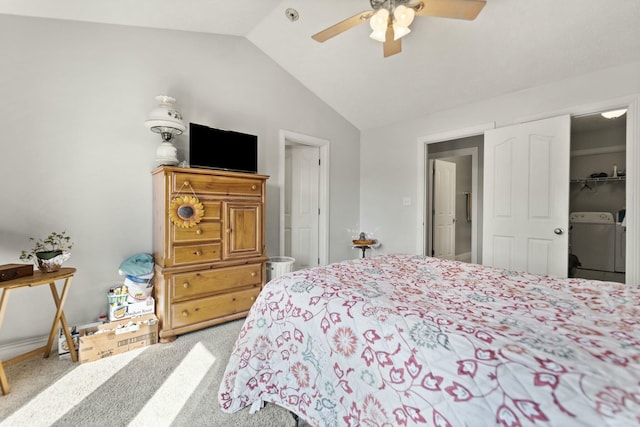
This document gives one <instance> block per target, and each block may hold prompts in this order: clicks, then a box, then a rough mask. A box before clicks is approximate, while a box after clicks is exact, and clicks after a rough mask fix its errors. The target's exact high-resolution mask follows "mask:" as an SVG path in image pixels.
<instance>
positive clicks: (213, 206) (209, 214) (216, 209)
mask: <svg viewBox="0 0 640 427" xmlns="http://www.w3.org/2000/svg"><path fill="white" fill-rule="evenodd" d="M200 203H202V207H203V208H204V216H203V217H202V219H220V202H211V201H207V200H200Z"/></svg>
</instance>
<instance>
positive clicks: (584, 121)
mask: <svg viewBox="0 0 640 427" xmlns="http://www.w3.org/2000/svg"><path fill="white" fill-rule="evenodd" d="M626 134H627V118H626V114H623V115H621V116H620V117H617V118H611V119H606V118H604V117H603V116H602V115H601V113H600V112H598V113H590V114H584V115H580V116H574V117H572V120H571V151H570V153H571V162H570V192H569V221H570V226H569V253H570V254H572V255H574V256H575V258H574V261H573V262H574V264H575V265H573V267H574V268H573V271H571V268H572V265H571V262H572V261H571V259H570V265H569V268H570V271H569V273H570V274H569V275H570V276H573V277H578V278H583V279H592V280H606V281H615V282H621V283H625V269H626V268H625V267H626V265H625V264H626V256H625V255H626V218H625V216H626V204H627V200H626V169H627V168H626V151H627V150H626V148H627V147H626ZM578 263H579V264H578Z"/></svg>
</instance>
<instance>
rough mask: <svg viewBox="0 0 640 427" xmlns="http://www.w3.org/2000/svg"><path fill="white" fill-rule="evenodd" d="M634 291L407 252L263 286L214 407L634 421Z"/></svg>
mask: <svg viewBox="0 0 640 427" xmlns="http://www.w3.org/2000/svg"><path fill="white" fill-rule="evenodd" d="M639 322H640V289H639V288H638V287H637V286H632V285H624V284H620V283H612V282H598V281H587V280H582V279H556V278H552V277H548V276H537V275H532V274H525V273H519V272H514V271H506V270H502V269H496V268H490V267H485V266H479V265H474V264H466V263H460V262H455V261H447V260H441V259H436V258H430V257H422V256H412V255H382V256H377V257H372V258H365V259H360V260H353V261H345V262H341V263H336V264H331V265H328V266H325V267H318V268H313V269H309V270H303V271H298V272H294V273H290V274H286V275H284V276H281V277H278V278H276V279H274V280H272V281H271V282H269V283H268V284H267V285H266V286H265V288H264V289H263V291H262V292H261V293H260V295H259V297H258V299H257V301H256V302H255V304H254V305H253V307H252V309H251V312H250V313H249V315H248V317H247V319H246V321H245V323H244V325H243V327H242V329H241V332H240V335H239V337H238V340H237V342H236V344H235V347H234V350H233V353H232V355H231V357H230V360H229V362H228V365H227V367H226V371H225V374H224V378H223V380H222V383H221V386H220V390H219V394H218V400H219V403H220V405H221V408H222V409H223V410H224V411H226V412H235V411H237V410H239V409H241V408H243V407H246V406H249V405H251V406H252V407H253V409H258V408H259V407H260V406H261V405H262V404H263V403H264V402H271V403H274V404H277V405H280V406H282V407H284V408H287V409H289V410H290V411H292V412H294V413H295V414H297V415H298V416H299V417H300V418H301V419H303V420H305V421H306V422H308V423H309V424H310V425H312V426H494V425H495V426H562V427H565V426H580V427H586V426H625V427H627V426H633V425H640V324H639Z"/></svg>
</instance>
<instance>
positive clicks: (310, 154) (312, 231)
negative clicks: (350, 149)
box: [285, 145, 320, 269]
mask: <svg viewBox="0 0 640 427" xmlns="http://www.w3.org/2000/svg"><path fill="white" fill-rule="evenodd" d="M319 162H320V149H319V148H318V147H313V146H306V145H291V146H287V147H286V149H285V164H286V171H285V185H286V188H287V190H286V193H285V194H286V200H285V255H287V256H291V257H293V258H295V259H296V263H295V268H296V269H301V268H308V267H314V266H317V265H318V254H319V251H318V244H319V235H318V233H319V228H318V227H319V223H318V219H319V214H320V212H319V210H318V206H319V203H318V196H319V191H318V189H319V187H318V185H319V175H320V166H319Z"/></svg>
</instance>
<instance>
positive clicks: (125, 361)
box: [0, 320, 296, 427]
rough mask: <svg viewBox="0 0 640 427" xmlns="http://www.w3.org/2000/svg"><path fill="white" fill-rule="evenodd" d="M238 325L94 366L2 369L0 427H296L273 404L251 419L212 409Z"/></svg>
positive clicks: (54, 360)
mask: <svg viewBox="0 0 640 427" xmlns="http://www.w3.org/2000/svg"><path fill="white" fill-rule="evenodd" d="M243 321H244V320H237V321H234V322H229V323H226V324H223V325H218V326H214V327H211V328H207V329H204V330H201V331H197V332H192V333H190V334H186V335H182V336H180V337H178V339H177V340H175V341H174V342H172V343H169V344H155V345H152V346H149V347H146V348H144V349H139V350H134V351H130V352H128V353H124V354H120V355H116V356H112V357H109V358H106V359H102V360H99V361H95V362H89V363H84V364H78V363H73V362H71V361H70V360H59V359H58V357H57V355H52V356H51V357H50V358H48V359H43V358H41V357H34V358H32V359H29V360H27V361H24V362H21V363H18V364H16V365H13V366H9V367H7V368H6V369H5V370H6V374H7V377H8V380H9V385H10V386H11V393H9V394H8V395H6V396H1V395H0V426H2V427H4V426H21V427H22V426H153V427H161V426H189V427H197V426H242V427H252V426H253V427H263V426H264V427H267V426H268V427H295V426H296V420H295V418H294V417H293V415H292V414H291V413H289V412H288V411H287V410H285V409H283V408H280V407H278V406H276V405H273V404H267V405H266V406H265V407H264V408H263V409H261V410H260V411H258V412H257V413H255V414H253V415H250V414H249V410H248V408H245V409H244V410H242V411H239V412H237V413H235V414H226V413H224V412H222V411H221V410H220V408H219V406H218V400H217V393H218V388H219V385H220V379H221V377H222V374H223V372H224V368H225V365H226V361H227V359H228V357H229V354H230V353H231V350H232V347H233V344H234V342H235V339H236V337H237V334H238V332H239V330H240V328H241V326H242V322H243Z"/></svg>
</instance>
